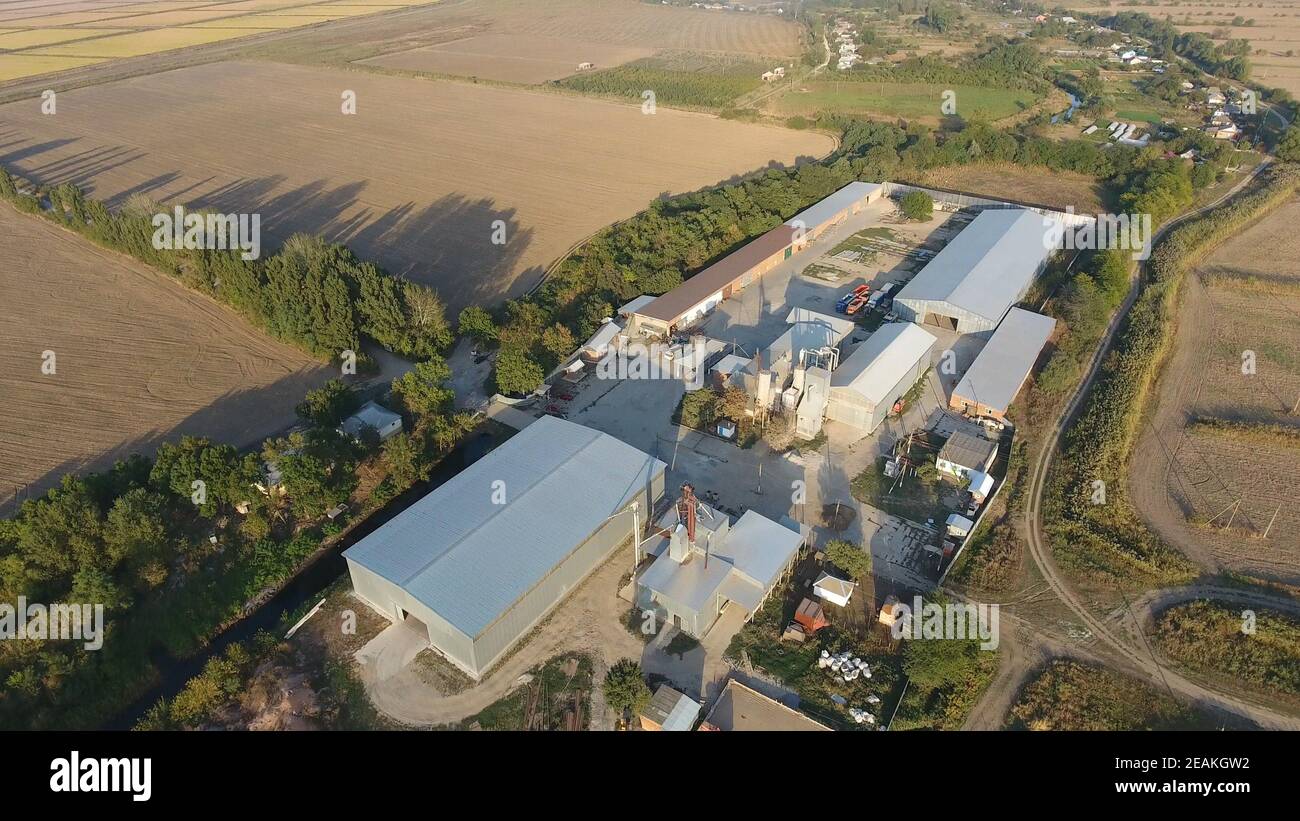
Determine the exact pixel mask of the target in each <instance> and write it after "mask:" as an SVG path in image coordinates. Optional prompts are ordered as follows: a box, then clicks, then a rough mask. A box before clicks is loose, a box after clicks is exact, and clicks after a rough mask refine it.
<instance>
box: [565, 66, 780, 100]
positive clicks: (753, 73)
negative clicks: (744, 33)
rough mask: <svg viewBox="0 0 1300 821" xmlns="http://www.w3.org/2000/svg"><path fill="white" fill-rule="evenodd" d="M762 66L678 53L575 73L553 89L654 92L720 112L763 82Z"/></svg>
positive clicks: (634, 95)
mask: <svg viewBox="0 0 1300 821" xmlns="http://www.w3.org/2000/svg"><path fill="white" fill-rule="evenodd" d="M769 68H771V66H770V65H768V64H767V63H758V62H756V61H753V60H749V59H738V58H734V57H726V56H721V55H705V54H695V53H691V52H678V53H672V54H668V55H656V56H654V57H647V58H644V59H642V60H635V61H633V62H631V63H627V64H625V65H621V66H616V67H614V68H608V69H605V70H604V71H596V72H592V73H590V74H577V75H574V76H572V77H567V78H565V79H563V80H556V81H555V85H557V86H560V87H561V88H568V89H571V90H573V91H581V92H584V93H586V94H598V95H603V96H611V97H623V98H628V99H636V100H641V99H643V98H642V94H643V93H644V92H645V91H646V90H647V89H650V90H653V91H654V94H655V102H656V103H662V104H664V105H670V106H671V105H676V106H686V107H698V108H713V109H718V108H725V107H727V106H728V105H730V104H731V102H732V101H733V100H735V99H736V98H737V97H740V96H741V95H744V94H748V93H749V92H751V91H753V90H754V89H756V88H758V87H759V86H760V85H762V84H763V80H762V78H761V76H760V75H762V73H763V72H764V71H766V70H768V69H769Z"/></svg>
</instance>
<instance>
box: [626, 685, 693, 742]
mask: <svg viewBox="0 0 1300 821" xmlns="http://www.w3.org/2000/svg"><path fill="white" fill-rule="evenodd" d="M700 709H701V705H700V703H699V702H698V701H696V700H695V699H693V698H691V697H690V696H687V695H685V694H683V693H679V692H678V691H676V690H674V689H673V688H671V687H669V686H668V685H667V684H662V685H660V686H659V689H658V690H655V692H654V695H653V696H652V697H651V698H650V703H649V704H647V705H646V708H645V709H644V710H642V711H641V714H640V716H639V718H640V719H641V729H643V730H652V731H666V732H688V731H690V730H693V729H695V720H696V719H697V718H699V717H700Z"/></svg>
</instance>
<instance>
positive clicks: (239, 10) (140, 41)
mask: <svg viewBox="0 0 1300 821" xmlns="http://www.w3.org/2000/svg"><path fill="white" fill-rule="evenodd" d="M417 2H420V3H429V2H436V0H417ZM6 5H8V6H9V7H8V8H6ZM14 5H15V4H2V3H0V22H2V23H3V24H4V25H3V29H0V31H3V32H6V33H0V51H9V52H12V53H13V55H12V57H11V56H10V55H8V54H6V55H0V56H3V57H5V58H6V59H5V61H4V65H2V66H0V82H3V81H5V80H13V79H18V78H22V77H33V76H37V75H40V74H45V73H49V72H51V71H58V70H61V69H66V68H75V67H77V66H79V65H85V63H84V62H83V63H74V62H64V63H61V62H59V61H58V60H53V59H51V58H68V57H75V58H83V59H85V58H96V59H101V60H102V59H119V58H128V57H139V56H143V55H147V54H155V53H160V52H166V51H172V50H175V49H182V48H188V47H192V46H203V45H209V44H212V43H221V42H225V41H227V40H233V39H236V38H240V37H248V36H250V35H254V34H263V33H267V32H271V31H279V30H284V29H291V28H297V27H301V26H310V25H313V24H318V23H323V22H328V21H331V20H341V19H350V18H354V17H361V16H365V15H372V14H380V13H382V12H387V11H396V10H404V9H406V8H407V7H409V6H411V5H412V2H409V0H393V2H390V3H385V4H368V3H367V4H362V3H356V4H351V3H322V2H315V3H312V2H306V1H305V0H239V2H220V0H214V2H207V3H203V2H173V0H152V1H151V2H148V1H147V2H142V3H117V2H105V3H100V4H94V3H55V4H42V5H40V6H35V5H30V6H27V7H26V8H22V9H20V8H13V7H12V6H14ZM105 34H108V35H110V36H101V35H105ZM87 38H91V39H87ZM18 56H21V57H24V58H28V59H26V60H16V59H13V57H18Z"/></svg>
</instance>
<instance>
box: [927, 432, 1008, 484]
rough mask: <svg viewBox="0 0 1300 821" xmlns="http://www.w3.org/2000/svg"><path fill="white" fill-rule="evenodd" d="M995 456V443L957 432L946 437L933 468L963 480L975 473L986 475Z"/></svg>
mask: <svg viewBox="0 0 1300 821" xmlns="http://www.w3.org/2000/svg"><path fill="white" fill-rule="evenodd" d="M997 455H998V443H997V442H994V441H993V440H992V439H986V438H984V437H983V436H981V435H979V434H976V433H968V432H966V431H964V430H959V431H955V432H954V433H953V435H952V436H949V437H948V441H947V442H945V443H944V446H943V447H942V448H941V449H940V450H939V457H938V458H937V459H936V460H935V463H934V466H935V467H937V468H938V469H939V470H940V471H941V472H943V473H947V474H948V475H950V476H956V477H958V478H965V477H967V476H970V475H971V474H972V473H976V472H979V473H988V470H989V468H990V467H991V466H992V465H993V460H994V459H996V458H997Z"/></svg>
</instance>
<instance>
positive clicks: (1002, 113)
mask: <svg viewBox="0 0 1300 821" xmlns="http://www.w3.org/2000/svg"><path fill="white" fill-rule="evenodd" d="M945 91H952V92H954V94H955V97H953V99H954V101H955V102H956V107H957V114H958V115H960V116H963V117H981V118H985V119H990V120H998V119H1002V118H1003V117H1009V116H1011V115H1012V114H1017V113H1019V112H1020V111H1023V110H1024V109H1026V108H1029V107H1030V106H1032V105H1033V104H1034V103H1036V102H1038V99H1039V98H1038V96H1037V95H1035V94H1034V93H1033V92H1030V91H1024V90H1018V89H1005V88H988V87H984V86H946V85H942V84H937V83H876V82H862V81H853V82H837V81H832V80H823V81H817V82H811V83H806V84H804V85H801V86H799V87H797V88H794V89H791V90H790V91H789V92H787V93H785V94H782V95H781V96H780V97H779V98H777V99H775V100H773V102H772V103H771V107H772V110H773V112H774V113H776V114H780V115H783V116H792V115H796V114H803V115H809V114H816V113H818V112H820V111H833V112H837V113H843V114H867V115H885V116H891V117H904V118H907V119H917V118H922V117H928V118H933V119H938V118H940V117H941V116H942V115H943V113H942V111H941V110H940V105H942V103H943V101H944V92H945Z"/></svg>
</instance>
